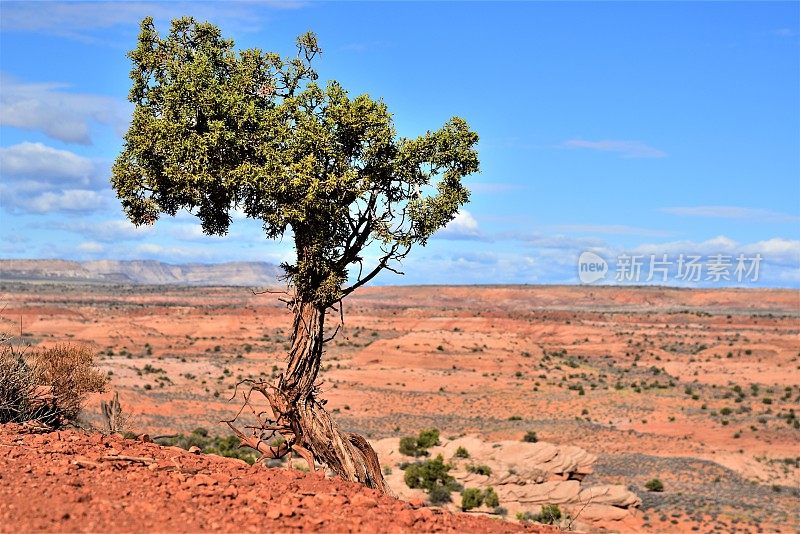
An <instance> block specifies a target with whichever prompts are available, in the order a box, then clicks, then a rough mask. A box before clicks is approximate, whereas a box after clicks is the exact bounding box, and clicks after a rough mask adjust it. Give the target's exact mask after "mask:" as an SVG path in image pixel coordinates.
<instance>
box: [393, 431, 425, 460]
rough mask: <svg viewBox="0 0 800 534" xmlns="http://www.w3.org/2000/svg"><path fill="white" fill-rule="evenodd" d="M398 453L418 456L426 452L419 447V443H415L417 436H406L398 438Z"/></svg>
mask: <svg viewBox="0 0 800 534" xmlns="http://www.w3.org/2000/svg"><path fill="white" fill-rule="evenodd" d="M400 454H405V455H406V456H413V457H415V458H416V457H418V456H425V455H426V454H428V453H427V451H425V450H424V449H420V448H419V445H417V438H415V437H414V436H406V437H404V438H400Z"/></svg>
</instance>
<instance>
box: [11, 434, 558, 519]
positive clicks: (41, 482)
mask: <svg viewBox="0 0 800 534" xmlns="http://www.w3.org/2000/svg"><path fill="white" fill-rule="evenodd" d="M20 430H21V427H19V426H18V425H0V532H34V531H39V532H41V531H45V532H136V531H139V532H141V531H145V532H154V531H157V532H192V531H194V532H197V531H201V530H215V531H225V532H278V531H286V530H308V531H320V532H351V531H359V532H486V533H499V532H540V533H544V532H556V529H554V528H552V527H546V526H542V525H522V524H515V523H509V522H505V521H499V520H496V519H491V518H488V517H481V516H475V515H467V514H458V513H451V512H447V511H443V510H438V509H437V510H434V509H431V508H426V507H418V508H415V507H414V506H412V505H411V504H409V503H406V502H403V501H400V500H397V499H395V498H393V497H387V496H382V495H379V494H378V493H377V492H375V491H373V490H370V489H367V488H364V487H362V486H359V485H357V484H351V483H347V482H343V481H341V480H338V479H328V478H323V477H322V476H321V474H306V473H303V472H301V471H298V470H293V469H291V470H290V469H280V468H273V469H268V468H264V467H260V466H250V465H248V464H246V463H244V462H242V461H240V460H234V459H230V458H222V457H218V456H213V455H205V454H191V453H189V452H187V451H184V450H183V449H177V448H172V447H161V446H159V445H156V444H153V443H144V442H139V441H135V440H130V439H123V438H122V437H121V436H118V435H112V436H104V435H102V434H99V433H86V432H82V431H77V430H68V431H61V432H52V433H47V434H27V433H20Z"/></svg>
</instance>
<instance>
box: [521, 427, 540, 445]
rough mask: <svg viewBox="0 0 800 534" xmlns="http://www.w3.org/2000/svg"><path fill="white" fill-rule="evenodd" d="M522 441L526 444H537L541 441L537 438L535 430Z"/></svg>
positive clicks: (529, 431) (530, 431)
mask: <svg viewBox="0 0 800 534" xmlns="http://www.w3.org/2000/svg"><path fill="white" fill-rule="evenodd" d="M522 441H524V442H525V443H536V442H537V441H539V438H538V437H536V432H534V431H533V430H528V431H527V432H526V433H525V435H524V436H523V437H522Z"/></svg>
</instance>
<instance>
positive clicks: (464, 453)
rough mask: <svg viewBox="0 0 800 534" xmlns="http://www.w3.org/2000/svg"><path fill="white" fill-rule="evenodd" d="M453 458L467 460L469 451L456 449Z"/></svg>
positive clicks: (462, 448)
mask: <svg viewBox="0 0 800 534" xmlns="http://www.w3.org/2000/svg"><path fill="white" fill-rule="evenodd" d="M455 457H456V458H469V451H468V450H467V449H465V448H464V447H459V448H458V449H456V454H455Z"/></svg>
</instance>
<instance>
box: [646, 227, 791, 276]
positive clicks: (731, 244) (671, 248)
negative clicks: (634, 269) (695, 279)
mask: <svg viewBox="0 0 800 534" xmlns="http://www.w3.org/2000/svg"><path fill="white" fill-rule="evenodd" d="M633 252H634V253H637V254H656V255H661V254H668V255H670V256H675V255H678V254H697V255H703V256H710V255H714V254H728V255H736V254H747V255H754V254H761V256H762V257H763V260H764V261H765V262H767V263H775V264H780V265H787V266H794V267H796V268H800V241H797V240H792V239H784V238H780V237H776V238H772V239H767V240H765V241H758V242H755V243H749V244H742V243H738V242H737V241H734V240H733V239H731V238H729V237H726V236H723V235H721V236H717V237H714V238H712V239H708V240H706V241H701V242H696V241H689V240H684V241H672V242H669V243H645V244H642V245H639V246H638V247H636V248H635V249H634V250H633Z"/></svg>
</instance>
